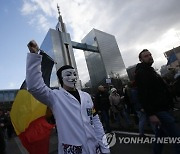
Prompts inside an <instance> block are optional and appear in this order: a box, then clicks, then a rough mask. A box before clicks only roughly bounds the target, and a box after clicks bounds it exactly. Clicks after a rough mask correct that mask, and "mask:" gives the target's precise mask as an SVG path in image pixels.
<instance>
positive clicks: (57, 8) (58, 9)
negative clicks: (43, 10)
mask: <svg viewBox="0 0 180 154" xmlns="http://www.w3.org/2000/svg"><path fill="white" fill-rule="evenodd" d="M57 9H58V14H59V17H60V16H61V12H60V7H59V5H58V4H57Z"/></svg>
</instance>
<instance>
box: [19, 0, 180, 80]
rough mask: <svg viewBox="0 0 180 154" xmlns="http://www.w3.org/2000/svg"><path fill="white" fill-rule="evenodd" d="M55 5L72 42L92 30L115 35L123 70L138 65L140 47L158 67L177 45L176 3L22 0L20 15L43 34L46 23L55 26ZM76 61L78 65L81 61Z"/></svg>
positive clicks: (179, 3) (178, 13) (179, 12)
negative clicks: (145, 49)
mask: <svg viewBox="0 0 180 154" xmlns="http://www.w3.org/2000/svg"><path fill="white" fill-rule="evenodd" d="M57 3H59V6H60V11H61V14H62V17H63V20H64V22H65V23H66V25H67V27H68V28H69V30H70V34H71V38H72V40H74V41H81V39H82V38H83V37H84V36H85V35H86V34H87V33H88V32H89V31H90V30H91V29H93V28H96V29H99V30H101V31H104V32H107V33H110V34H112V35H115V37H116V39H117V43H118V46H119V48H120V51H121V53H122V56H123V58H124V62H125V65H126V67H128V66H130V65H134V64H135V63H137V62H138V53H139V52H140V51H141V50H142V49H143V48H147V49H149V50H151V51H152V53H153V56H154V59H155V65H157V66H158V67H160V65H162V64H165V63H166V59H165V57H164V55H163V53H164V52H165V51H167V50H170V49H172V48H173V47H176V46H179V42H180V41H179V38H178V36H177V34H178V35H180V21H179V20H177V19H179V18H180V9H179V6H180V1H179V0H172V1H164V0H158V1H157V0H151V1H143V0H133V1H132V0H126V1H124V0H111V1H109V0H91V1H90V0H61V1H58V0H46V1H44V0H30V1H28V2H27V1H24V4H23V7H22V10H24V11H22V12H25V14H24V15H28V14H33V15H34V16H35V21H33V20H32V19H31V21H30V22H29V23H33V24H36V26H37V27H38V28H39V29H44V32H46V31H47V29H48V28H54V27H55V25H52V23H51V24H50V21H52V20H53V21H54V23H57V16H58V13H57V8H56V6H57ZM30 7H32V9H31V10H30ZM25 8H26V9H25ZM37 11H38V12H39V13H38V14H40V15H38V14H37V13H36V12H37ZM77 55H78V53H77V54H76V57H78V56H77ZM81 56H82V54H81ZM82 57H83V56H82ZM76 59H77V63H78V64H82V61H83V60H82V59H83V58H82V59H81V58H76ZM156 61H157V62H156ZM81 66H84V64H83V65H81ZM79 69H80V68H79ZM84 69H85V68H82V70H84ZM82 72H83V71H82ZM82 76H83V77H84V74H83V75H82Z"/></svg>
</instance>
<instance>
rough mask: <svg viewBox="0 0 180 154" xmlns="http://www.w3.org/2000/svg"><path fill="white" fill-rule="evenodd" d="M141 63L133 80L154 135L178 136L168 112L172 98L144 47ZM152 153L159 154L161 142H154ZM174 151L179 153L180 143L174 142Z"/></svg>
mask: <svg viewBox="0 0 180 154" xmlns="http://www.w3.org/2000/svg"><path fill="white" fill-rule="evenodd" d="M139 60H140V61H141V63H139V64H137V66H136V71H135V80H136V84H137V87H138V96H139V100H140V103H141V105H142V107H143V109H144V110H145V113H146V114H147V116H148V117H149V120H150V122H151V123H152V124H153V126H154V128H155V134H156V137H164V136H167V135H168V136H170V137H180V130H179V128H178V127H177V126H176V123H175V120H174V118H173V116H172V115H171V114H170V112H169V111H170V110H171V108H172V104H173V100H172V97H171V94H170V92H169V90H168V88H167V85H166V84H165V82H164V81H163V79H162V78H161V77H160V75H159V74H157V73H156V71H155V70H154V68H153V67H151V65H152V64H153V62H154V60H153V58H152V55H151V53H150V52H149V51H148V50H147V49H144V50H143V51H141V52H140V54H139ZM156 143H157V142H155V146H154V148H153V151H154V154H161V152H162V147H163V144H156ZM174 145H175V147H176V148H175V150H176V153H177V154H179V153H180V144H174Z"/></svg>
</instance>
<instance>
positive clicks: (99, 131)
mask: <svg viewBox="0 0 180 154" xmlns="http://www.w3.org/2000/svg"><path fill="white" fill-rule="evenodd" d="M93 124H94V129H95V133H96V136H97V138H98V142H99V145H100V148H101V151H102V153H110V150H109V146H108V145H107V144H106V141H105V140H106V136H105V133H104V129H103V126H102V123H101V122H100V119H99V116H98V114H96V115H95V116H94V117H93Z"/></svg>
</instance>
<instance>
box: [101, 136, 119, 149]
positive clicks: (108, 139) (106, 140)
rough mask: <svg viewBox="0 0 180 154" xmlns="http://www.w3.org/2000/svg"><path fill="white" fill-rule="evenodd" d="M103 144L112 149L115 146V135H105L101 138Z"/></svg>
mask: <svg viewBox="0 0 180 154" xmlns="http://www.w3.org/2000/svg"><path fill="white" fill-rule="evenodd" d="M102 141H103V144H104V145H105V146H107V147H109V148H110V147H112V146H114V145H115V144H116V134H115V133H106V134H104V136H103V138H102Z"/></svg>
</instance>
